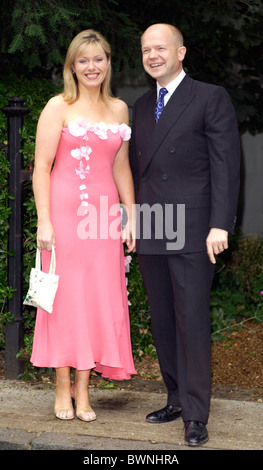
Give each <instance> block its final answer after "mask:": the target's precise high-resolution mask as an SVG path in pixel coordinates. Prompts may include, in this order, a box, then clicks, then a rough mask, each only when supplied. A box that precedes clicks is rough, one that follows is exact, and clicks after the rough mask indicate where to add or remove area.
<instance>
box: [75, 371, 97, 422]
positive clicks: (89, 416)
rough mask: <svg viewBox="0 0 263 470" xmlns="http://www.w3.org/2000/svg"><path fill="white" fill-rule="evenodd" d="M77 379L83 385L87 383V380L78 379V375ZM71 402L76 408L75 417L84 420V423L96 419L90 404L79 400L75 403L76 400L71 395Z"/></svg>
mask: <svg viewBox="0 0 263 470" xmlns="http://www.w3.org/2000/svg"><path fill="white" fill-rule="evenodd" d="M77 381H78V382H82V383H83V384H84V385H89V383H88V382H86V381H84V380H82V379H80V378H79V377H78V378H77ZM72 402H73V406H74V407H75V408H76V417H77V418H78V419H80V420H81V421H85V422H86V423H89V422H91V421H95V420H96V418H97V417H96V413H95V411H93V409H92V408H91V407H90V406H88V405H87V404H85V403H81V402H78V403H77V401H76V400H75V398H73V397H72ZM85 415H86V416H85Z"/></svg>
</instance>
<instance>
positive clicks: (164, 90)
mask: <svg viewBox="0 0 263 470" xmlns="http://www.w3.org/2000/svg"><path fill="white" fill-rule="evenodd" d="M167 92H168V90H167V89H166V88H161V89H160V92H159V98H162V97H163V96H164V95H166V93H167Z"/></svg>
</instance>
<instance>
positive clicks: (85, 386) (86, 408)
mask: <svg viewBox="0 0 263 470" xmlns="http://www.w3.org/2000/svg"><path fill="white" fill-rule="evenodd" d="M89 376H90V371H76V378H75V383H74V384H73V386H72V389H71V394H72V398H73V400H74V401H75V406H76V416H77V418H78V419H80V420H81V421H85V422H91V421H95V419H96V414H95V412H94V411H93V409H92V408H91V406H90V401H89Z"/></svg>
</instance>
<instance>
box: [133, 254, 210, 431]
mask: <svg viewBox="0 0 263 470" xmlns="http://www.w3.org/2000/svg"><path fill="white" fill-rule="evenodd" d="M139 264H140V269H141V273H142V277H143V281H144V284H145V287H146V291H147V295H148V300H149V306H150V314H151V322H152V332H153V339H154V343H155V346H156V350H157V355H158V360H159V364H160V369H161V373H162V377H163V380H164V382H165V385H166V387H167V392H168V402H167V404H168V405H174V406H179V407H181V408H182V418H183V420H184V421H188V420H196V421H200V422H202V423H204V424H206V423H207V421H208V416H209V407H210V391H211V327H210V292H211V286H212V281H213V275H214V265H213V264H212V263H211V262H210V260H209V258H208V255H207V253H206V252H197V253H187V254H175V255H174V254H171V255H143V254H140V255H139Z"/></svg>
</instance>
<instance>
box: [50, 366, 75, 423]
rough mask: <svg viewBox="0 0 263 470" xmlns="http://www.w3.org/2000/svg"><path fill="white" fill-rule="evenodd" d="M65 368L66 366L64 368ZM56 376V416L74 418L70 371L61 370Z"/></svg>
mask: <svg viewBox="0 0 263 470" xmlns="http://www.w3.org/2000/svg"><path fill="white" fill-rule="evenodd" d="M63 369H64V368H63ZM59 374H61V375H58V373H57V376H56V399H55V407H54V413H55V416H56V418H58V419H62V420H68V419H73V418H74V409H73V406H72V398H71V389H70V386H71V380H70V372H69V371H62V370H61V371H60V372H59Z"/></svg>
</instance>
